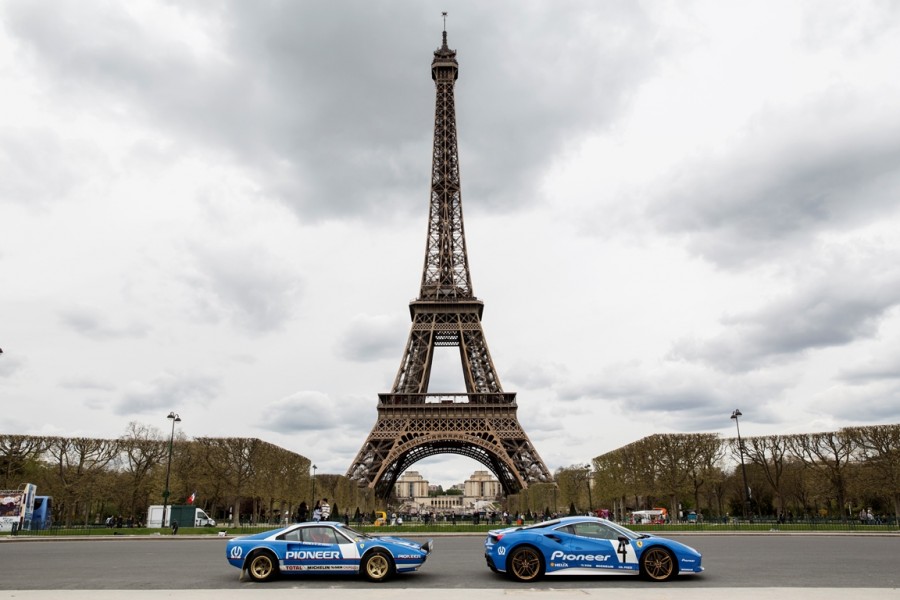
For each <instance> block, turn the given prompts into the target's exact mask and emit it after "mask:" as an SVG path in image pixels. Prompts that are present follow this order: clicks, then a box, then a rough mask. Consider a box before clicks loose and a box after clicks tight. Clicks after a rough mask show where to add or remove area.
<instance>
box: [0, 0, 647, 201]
mask: <svg viewBox="0 0 900 600" xmlns="http://www.w3.org/2000/svg"><path fill="white" fill-rule="evenodd" d="M389 6H390V8H388V5H384V4H379V3H369V2H365V3H363V2H360V3H357V4H355V8H354V9H352V10H350V9H347V10H340V11H335V10H333V9H332V8H331V7H329V6H327V3H317V2H304V3H271V4H268V5H267V6H266V7H260V5H259V3H254V4H253V5H250V4H246V3H243V2H234V3H231V4H228V5H224V6H218V7H217V9H218V12H216V13H215V14H214V15H210V14H209V13H210V7H209V6H202V7H196V10H202V12H203V15H202V16H203V19H199V18H198V19H197V22H201V21H202V22H205V23H206V29H204V30H198V31H196V32H192V35H191V37H193V38H194V41H197V40H199V39H203V38H204V37H205V38H206V39H207V41H208V45H209V46H212V48H211V49H208V50H207V51H204V50H203V49H198V48H197V47H196V46H195V45H192V44H191V43H190V40H189V39H187V38H185V37H184V36H179V32H178V31H158V30H152V29H151V28H149V27H148V26H147V25H146V24H145V23H143V22H141V20H140V19H138V18H137V17H136V16H134V15H132V14H130V13H129V12H127V11H125V10H123V7H119V6H117V5H104V6H96V5H90V6H86V7H82V6H74V5H73V6H68V5H56V4H53V5H52V9H50V8H49V7H48V6H46V5H44V4H42V3H40V2H24V3H16V2H14V3H11V4H10V5H9V6H8V7H7V8H6V17H7V22H8V27H9V29H10V32H11V33H12V34H13V35H15V36H16V38H17V39H18V40H19V42H20V44H22V47H23V48H24V49H25V52H26V53H27V55H28V56H29V57H30V58H31V60H32V61H33V62H34V65H35V67H36V68H39V69H42V70H44V71H46V72H47V74H48V75H49V76H50V78H51V80H52V81H54V82H56V83H55V85H56V86H57V87H58V88H60V89H59V91H60V92H63V93H65V94H66V95H67V97H69V99H70V102H72V103H73V105H75V106H78V107H80V110H84V111H96V112H98V113H100V114H102V115H104V116H105V117H106V118H109V119H117V118H120V116H119V115H118V114H117V112H116V111H120V110H122V108H123V104H124V108H125V113H127V114H128V115H129V116H130V117H134V116H135V115H137V116H139V117H142V118H143V120H144V121H145V122H146V124H147V125H148V126H150V127H153V128H154V129H157V130H159V131H161V132H165V133H166V134H167V135H169V136H173V137H175V138H177V139H178V140H179V145H180V147H181V148H182V150H183V151H187V150H189V149H191V148H204V149H207V151H211V152H214V153H215V154H220V155H222V156H228V157H230V160H233V161H236V162H239V163H240V164H242V165H244V166H245V167H247V168H249V169H251V170H253V171H255V172H256V173H257V175H258V181H259V182H260V184H261V185H263V186H264V187H265V188H266V189H267V191H268V193H269V194H271V195H273V196H275V197H278V198H281V199H282V200H283V201H284V202H286V203H287V204H288V205H290V206H291V207H292V208H293V209H294V210H295V211H296V212H297V214H300V215H303V216H305V217H307V218H321V217H325V216H329V215H344V214H353V215H357V216H365V217H366V218H378V215H379V214H383V213H385V212H386V211H387V212H397V211H404V212H405V211H409V210H413V209H418V208H419V207H420V205H421V202H420V200H421V198H422V197H423V195H425V194H427V181H428V169H429V165H428V162H427V161H428V158H427V157H428V156H429V155H430V144H431V133H432V115H433V102H434V88H433V83H432V82H431V80H430V77H429V71H430V61H431V52H432V50H433V49H435V48H436V47H438V46H439V45H440V41H441V39H440V27H441V21H440V15H439V11H438V10H436V9H435V10H433V9H432V8H431V7H429V6H426V5H423V4H422V3H420V2H404V3H400V4H391V5H389ZM509 7H510V10H517V11H520V12H521V15H520V18H521V19H523V20H522V22H521V23H522V24H521V26H520V27H517V28H508V27H506V26H504V25H503V23H501V22H498V19H502V18H503V11H497V10H493V9H492V10H484V9H483V8H482V7H481V6H480V4H479V3H462V4H461V5H460V6H459V8H458V13H457V12H455V13H454V15H455V16H454V17H453V19H455V20H451V22H450V26H449V27H448V28H449V30H450V35H449V39H450V44H451V46H453V47H456V46H457V45H458V46H460V47H461V48H463V50H461V54H460V56H459V60H460V63H461V73H462V75H461V79H460V84H459V85H458V86H457V97H458V100H457V103H458V114H459V119H460V132H461V140H462V144H463V146H464V149H463V151H462V154H463V157H464V158H463V172H464V173H465V175H464V177H466V178H467V181H468V182H469V183H468V184H467V190H468V191H467V193H470V194H472V195H473V196H474V197H477V198H478V202H479V204H480V205H487V206H490V205H493V206H495V207H504V208H505V209H512V208H516V207H519V206H521V205H522V204H523V203H529V202H532V201H534V192H533V190H534V188H535V185H536V182H537V181H538V178H539V176H540V175H541V173H542V172H543V171H544V170H545V169H546V168H548V166H549V165H550V162H549V161H550V157H551V156H552V155H553V154H555V152H556V151H558V150H559V149H561V148H564V147H566V146H568V145H570V144H572V143H574V142H575V140H577V139H578V138H580V137H581V136H583V135H585V134H586V133H588V132H589V131H590V130H591V129H592V128H593V127H602V126H604V124H605V123H608V122H609V120H610V119H611V118H612V116H613V115H615V114H616V113H617V112H618V111H619V110H621V108H622V106H623V104H624V103H625V102H626V101H627V98H628V97H629V94H630V90H633V89H634V88H635V87H636V86H637V85H638V84H639V83H640V81H641V79H642V77H643V76H644V75H645V74H646V72H647V71H648V70H649V69H651V68H652V65H653V58H652V52H653V50H654V49H655V48H654V46H653V45H654V43H656V42H654V41H653V40H654V39H655V38H654V36H653V35H650V33H651V32H652V31H653V30H654V26H653V25H652V24H651V23H650V22H649V19H648V18H647V16H646V15H645V14H643V13H642V12H641V10H640V9H638V8H635V7H634V6H633V5H632V4H631V3H628V2H620V3H615V4H612V5H609V4H606V5H604V6H603V7H594V6H593V5H592V4H591V3H584V4H583V5H581V6H580V9H581V12H575V11H571V12H570V11H560V10H554V9H553V8H552V7H549V6H548V7H542V6H540V5H532V6H529V7H528V8H527V9H525V10H524V11H523V10H521V8H522V7H521V6H520V5H519V4H518V3H511V4H510V5H509ZM263 8H265V9H263ZM181 10H184V11H190V10H191V8H190V7H181ZM585 11H590V17H588V18H586V17H585V15H584V12H585ZM611 11H612V12H615V13H616V15H615V18H613V17H612V16H611V15H610V12H611ZM197 16H198V17H199V15H197ZM210 16H214V18H213V19H210ZM238 24H239V25H240V26H238ZM538 33H540V35H538ZM201 46H202V45H201ZM219 50H221V51H222V52H223V53H227V56H228V57H229V58H228V60H224V59H223V58H222V56H220V54H219ZM585 73H592V75H591V76H585ZM535 78H539V80H540V81H541V84H540V85H537V86H536V85H535ZM510 147H515V148H516V153H515V158H513V156H512V154H510V153H509V152H508V149H509V148H510ZM504 157H508V158H504Z"/></svg>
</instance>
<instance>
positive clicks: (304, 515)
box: [297, 500, 309, 523]
mask: <svg viewBox="0 0 900 600" xmlns="http://www.w3.org/2000/svg"><path fill="white" fill-rule="evenodd" d="M307 519H309V507H308V506H307V505H306V500H304V501H303V502H301V503H300V508H298V509H297V522H298V523H305V522H306V520H307Z"/></svg>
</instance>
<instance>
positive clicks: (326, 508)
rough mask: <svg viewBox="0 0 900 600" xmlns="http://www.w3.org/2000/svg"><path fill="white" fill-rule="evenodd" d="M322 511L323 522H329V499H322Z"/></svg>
mask: <svg viewBox="0 0 900 600" xmlns="http://www.w3.org/2000/svg"><path fill="white" fill-rule="evenodd" d="M320 510H321V512H322V521H327V520H328V517H330V516H331V506H330V505H329V504H328V498H322V504H321V506H320Z"/></svg>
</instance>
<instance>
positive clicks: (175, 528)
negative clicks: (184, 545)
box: [172, 521, 178, 535]
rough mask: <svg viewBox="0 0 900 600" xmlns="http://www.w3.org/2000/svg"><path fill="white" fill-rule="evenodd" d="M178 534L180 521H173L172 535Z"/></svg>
mask: <svg viewBox="0 0 900 600" xmlns="http://www.w3.org/2000/svg"><path fill="white" fill-rule="evenodd" d="M177 534H178V521H172V535H177Z"/></svg>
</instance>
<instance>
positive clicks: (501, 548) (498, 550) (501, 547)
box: [497, 546, 506, 556]
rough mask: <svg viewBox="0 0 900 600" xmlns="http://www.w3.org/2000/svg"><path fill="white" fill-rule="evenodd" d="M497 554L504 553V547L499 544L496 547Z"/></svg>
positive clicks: (501, 554)
mask: <svg viewBox="0 0 900 600" xmlns="http://www.w3.org/2000/svg"><path fill="white" fill-rule="evenodd" d="M497 554H499V555H500V556H503V555H504V554H506V548H504V547H503V546H500V547H499V548H497Z"/></svg>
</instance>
